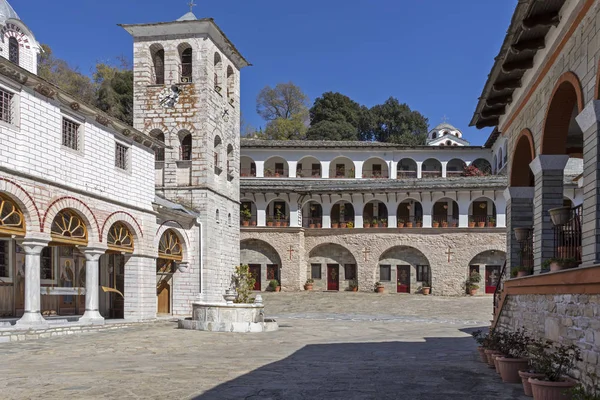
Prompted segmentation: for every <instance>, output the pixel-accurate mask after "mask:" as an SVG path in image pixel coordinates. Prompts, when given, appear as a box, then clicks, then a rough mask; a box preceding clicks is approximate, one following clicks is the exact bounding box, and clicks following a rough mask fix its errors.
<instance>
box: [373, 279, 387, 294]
mask: <svg viewBox="0 0 600 400" xmlns="http://www.w3.org/2000/svg"><path fill="white" fill-rule="evenodd" d="M384 289H385V286H384V285H383V283H381V282H375V292H377V293H383V291H384Z"/></svg>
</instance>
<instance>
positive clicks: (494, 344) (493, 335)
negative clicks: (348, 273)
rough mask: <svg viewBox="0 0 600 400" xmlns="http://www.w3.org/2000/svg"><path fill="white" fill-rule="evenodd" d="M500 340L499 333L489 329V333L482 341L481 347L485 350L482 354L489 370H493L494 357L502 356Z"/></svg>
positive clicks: (501, 336) (500, 334)
mask: <svg viewBox="0 0 600 400" xmlns="http://www.w3.org/2000/svg"><path fill="white" fill-rule="evenodd" d="M502 338H503V334H502V333H501V332H499V331H498V330H496V329H491V330H490V333H489V334H488V335H487V336H486V337H485V339H484V341H483V347H484V348H485V351H484V353H485V356H486V359H487V364H488V366H489V367H490V368H495V361H494V356H495V355H498V354H502V351H501V350H500V346H501V343H502Z"/></svg>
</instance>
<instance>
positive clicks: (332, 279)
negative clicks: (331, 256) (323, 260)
mask: <svg viewBox="0 0 600 400" xmlns="http://www.w3.org/2000/svg"><path fill="white" fill-rule="evenodd" d="M327 290H340V266H339V265H338V264H327Z"/></svg>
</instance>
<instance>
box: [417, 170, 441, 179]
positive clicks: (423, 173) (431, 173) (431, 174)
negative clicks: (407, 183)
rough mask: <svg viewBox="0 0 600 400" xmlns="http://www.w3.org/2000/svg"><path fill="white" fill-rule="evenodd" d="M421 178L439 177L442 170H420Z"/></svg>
mask: <svg viewBox="0 0 600 400" xmlns="http://www.w3.org/2000/svg"><path fill="white" fill-rule="evenodd" d="M421 176H422V177H423V178H441V177H442V171H421Z"/></svg>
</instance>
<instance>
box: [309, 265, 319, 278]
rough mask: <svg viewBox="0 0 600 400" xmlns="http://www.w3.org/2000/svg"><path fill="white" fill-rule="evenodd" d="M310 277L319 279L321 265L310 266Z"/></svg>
mask: <svg viewBox="0 0 600 400" xmlns="http://www.w3.org/2000/svg"><path fill="white" fill-rule="evenodd" d="M310 277H311V278H312V279H321V264H311V265H310Z"/></svg>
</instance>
